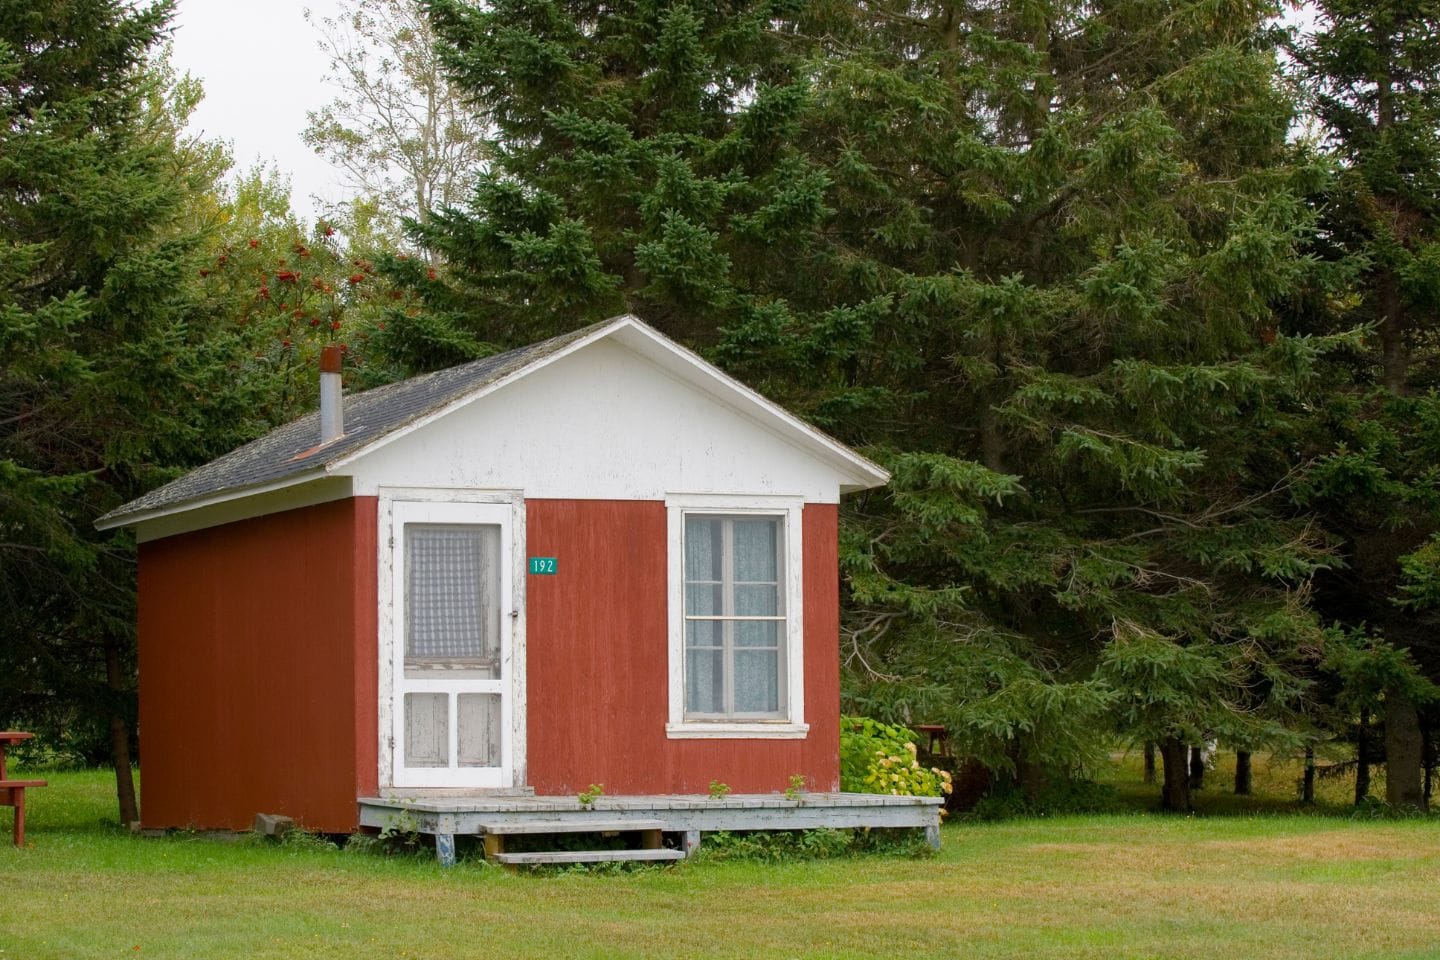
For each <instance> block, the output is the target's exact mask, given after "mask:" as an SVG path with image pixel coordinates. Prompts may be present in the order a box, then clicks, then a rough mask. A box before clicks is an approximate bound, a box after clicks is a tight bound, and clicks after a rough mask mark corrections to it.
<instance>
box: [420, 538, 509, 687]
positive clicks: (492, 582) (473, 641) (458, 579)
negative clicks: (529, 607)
mask: <svg viewBox="0 0 1440 960" xmlns="http://www.w3.org/2000/svg"><path fill="white" fill-rule="evenodd" d="M499 594H500V528H499V527H498V526H495V525H492V524H465V525H457V526H438V525H431V524H407V525H406V527H405V655H406V657H407V658H414V659H486V658H493V657H495V656H497V655H498V653H499V649H500V622H499V619H500V605H499V603H498V602H497V601H498V600H499Z"/></svg>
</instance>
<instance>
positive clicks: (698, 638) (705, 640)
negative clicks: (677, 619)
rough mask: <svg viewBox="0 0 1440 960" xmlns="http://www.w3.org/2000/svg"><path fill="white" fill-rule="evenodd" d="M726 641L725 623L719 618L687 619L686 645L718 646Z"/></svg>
mask: <svg viewBox="0 0 1440 960" xmlns="http://www.w3.org/2000/svg"><path fill="white" fill-rule="evenodd" d="M724 642H725V624H724V623H723V622H722V621H719V620H687V621H686V622H685V646H687V647H718V646H720V645H721V644H722V643H724Z"/></svg>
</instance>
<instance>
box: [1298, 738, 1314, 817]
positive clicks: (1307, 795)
mask: <svg viewBox="0 0 1440 960" xmlns="http://www.w3.org/2000/svg"><path fill="white" fill-rule="evenodd" d="M1300 802H1301V803H1304V804H1313V803H1314V802H1315V748H1314V747H1306V748H1305V776H1304V778H1303V779H1302V780H1301V781H1300Z"/></svg>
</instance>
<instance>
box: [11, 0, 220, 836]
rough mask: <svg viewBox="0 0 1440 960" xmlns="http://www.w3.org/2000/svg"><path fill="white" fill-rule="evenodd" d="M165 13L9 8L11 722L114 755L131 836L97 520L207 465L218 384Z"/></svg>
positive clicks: (121, 549)
mask: <svg viewBox="0 0 1440 960" xmlns="http://www.w3.org/2000/svg"><path fill="white" fill-rule="evenodd" d="M171 10H172V5H171V4H170V3H168V2H159V3H155V4H153V5H150V6H146V7H137V6H135V5H133V4H130V3H127V2H123V0H69V2H64V3H56V2H45V3H34V2H30V0H0V247H3V250H4V255H3V256H0V591H3V593H0V635H3V636H4V637H5V642H4V646H3V648H0V710H3V712H4V716H0V723H3V724H9V723H24V724H30V723H36V724H40V725H42V726H43V728H44V729H45V732H46V734H47V738H48V739H49V740H50V742H51V744H52V745H54V746H61V745H62V744H60V743H58V742H57V741H58V740H59V738H61V737H68V738H71V739H72V740H74V741H76V742H79V743H81V744H84V743H86V742H90V743H95V742H98V743H100V744H104V745H105V746H104V747H102V748H101V750H102V751H104V752H108V754H109V758H110V759H111V760H113V762H114V763H115V764H116V775H117V789H118V793H119V801H120V815H121V819H122V821H126V822H128V821H130V820H133V819H135V816H136V802H135V793H134V789H133V785H132V784H131V782H130V739H131V734H132V731H133V727H134V714H135V706H134V690H133V686H134V662H133V661H134V656H133V649H134V646H133V623H134V602H133V544H131V543H130V542H129V541H128V540H126V539H125V538H124V537H118V536H113V535H110V534H106V535H98V534H96V533H95V532H94V530H93V527H92V523H93V521H94V519H95V518H96V517H97V516H99V515H100V514H101V513H103V512H105V511H106V510H108V509H110V508H112V507H114V506H116V505H118V504H119V503H121V502H123V501H125V500H127V499H129V498H131V497H133V496H135V495H138V494H139V493H140V492H142V491H143V490H145V489H148V488H149V487H152V486H154V485H156V483H158V482H159V481H160V480H162V479H165V478H167V477H169V476H170V475H171V474H170V473H168V472H167V468H169V467H171V466H173V465H176V464H180V463H184V462H186V461H187V460H189V459H191V458H193V457H194V456H195V455H196V447H197V446H199V442H198V439H197V434H196V432H195V431H194V429H193V428H194V425H195V419H196V414H195V412H194V411H195V410H197V409H198V408H199V407H200V406H202V404H203V398H204V396H205V391H206V384H207V377H209V376H210V373H209V367H208V366H207V364H208V361H207V359H206V357H205V354H204V352H203V351H197V350H195V349H193V347H194V345H195V343H196V341H197V340H199V339H202V338H203V330H197V329H196V328H195V327H194V326H192V325H191V324H190V322H189V321H190V320H191V319H192V313H193V303H194V299H193V286H192V280H193V278H194V276H195V269H196V263H195V260H194V256H195V252H196V251H198V249H199V244H197V243H196V242H195V238H194V237H192V236H188V235H186V233H185V232H184V230H183V216H182V214H183V212H184V204H183V201H184V199H185V197H186V196H187V195H188V191H192V190H196V189H200V188H201V187H202V186H203V184H202V183H200V182H197V178H198V179H199V180H201V181H203V180H204V179H205V178H206V177H209V176H211V175H213V172H214V171H213V170H210V169H203V168H200V169H197V168H196V166H195V165H194V163H193V160H194V157H193V155H191V154H189V153H188V152H187V150H185V149H182V148H180V147H179V146H177V143H176V140H175V129H174V125H173V123H172V122H171V121H170V120H169V119H168V118H165V117H163V116H160V115H158V114H156V113H155V112H154V111H153V110H148V112H147V108H149V107H153V106H154V104H155V103H156V102H157V97H159V99H160V100H163V97H161V96H160V91H159V90H158V88H157V84H159V83H161V82H162V81H161V79H159V78H157V77H156V75H154V74H152V73H149V72H147V70H146V60H147V57H148V56H149V55H150V53H151V51H152V50H153V49H154V48H155V45H156V43H157V42H158V41H159V40H160V39H161V37H162V36H163V33H164V31H165V29H166V23H167V21H168V19H169V17H170V14H171ZM92 759H93V757H92Z"/></svg>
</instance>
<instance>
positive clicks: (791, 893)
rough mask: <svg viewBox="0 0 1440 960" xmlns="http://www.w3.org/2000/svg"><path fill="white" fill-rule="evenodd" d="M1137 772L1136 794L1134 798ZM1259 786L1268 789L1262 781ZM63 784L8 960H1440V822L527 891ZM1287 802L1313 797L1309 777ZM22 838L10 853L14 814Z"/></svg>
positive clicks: (1212, 827) (1305, 825)
mask: <svg viewBox="0 0 1440 960" xmlns="http://www.w3.org/2000/svg"><path fill="white" fill-rule="evenodd" d="M1129 765H1130V761H1129V759H1127V760H1126V761H1125V763H1124V764H1122V766H1121V767H1120V772H1119V773H1118V774H1117V776H1118V777H1120V778H1121V779H1122V780H1125V781H1127V782H1128V781H1129V780H1131V779H1133V778H1132V777H1130V776H1129V774H1128V772H1127V771H1128V768H1129ZM1256 774H1257V783H1258V782H1260V780H1261V778H1260V769H1259V767H1258V765H1257V770H1256ZM48 776H49V779H50V781H51V786H49V787H47V788H45V789H43V790H37V791H34V793H33V800H32V802H31V818H30V821H29V826H30V836H29V840H30V845H29V846H28V847H27V848H26V849H24V850H15V849H13V848H11V847H9V846H4V845H0V958H4V960H11V958H15V960H19V958H36V957H39V958H50V957H55V958H67V960H68V958H89V957H177V958H187V960H199V958H219V957H224V958H233V957H244V958H270V957H337V958H339V957H343V958H368V957H395V958H455V957H541V956H544V957H666V958H669V957H782V958H788V957H809V958H820V957H907V958H920V957H937V958H938V957H945V958H987V957H1024V958H1062V957H1063V958H1067V960H1078V958H1107V960H1109V958H1127V957H1128V958H1142V957H1143V958H1156V960H1182V958H1216V957H1221V958H1225V960H1261V958H1296V960H1300V958H1304V960H1321V958H1339V957H1345V958H1362V957H1395V958H1414V960H1419V958H1435V957H1440V827H1437V824H1436V823H1435V822H1434V821H1433V820H1432V821H1430V822H1424V821H1399V822H1376V821H1352V820H1349V819H1346V818H1343V817H1338V816H1326V815H1314V814H1312V815H1305V816H1301V815H1294V814H1283V813H1267V814H1261V815H1234V816H1214V817H1192V818H1172V817H1163V816H1157V815H1151V814H1145V813H1130V814H1121V815H1107V816H1084V817H1062V818H1056V819H1038V820H1025V821H1012V822H1005V823H990V824H965V823H960V824H952V825H948V826H947V827H946V828H945V831H944V840H945V848H944V850H943V852H942V853H941V854H940V855H939V856H937V857H935V858H933V859H923V860H912V859H906V858H903V857H898V856H864V857H853V858H845V859H839V860H828V861H810V862H804V863H788V864H782V865H778V866H771V865H762V864H758V863H748V862H746V863H737V862H723V863H721V862H709V863H707V862H696V863H685V864H680V865H677V866H675V867H670V868H647V869H644V870H640V871H635V872H628V873H618V874H605V873H590V874H584V873H569V874H553V873H552V874H539V875H511V874H508V873H506V872H504V871H502V870H498V869H494V868H489V867H486V866H484V865H483V864H478V863H462V864H461V865H460V866H459V867H457V868H455V869H453V870H448V871H443V870H441V869H439V868H438V867H436V866H434V864H433V863H432V862H430V861H428V860H424V859H420V858H413V857H383V856H379V855H376V854H372V853H356V852H344V851H335V850H332V849H316V848H313V847H307V846H304V845H284V846H280V845H272V844H263V843H259V842H253V841H241V842H234V841H224V840H216V839H207V838H203V837H197V836H184V835H172V836H169V837H166V838H164V839H142V838H137V837H132V836H130V835H129V834H128V833H121V832H120V830H119V829H118V827H116V826H115V824H114V823H113V820H114V817H115V813H114V801H113V797H112V792H111V791H112V786H111V784H112V781H111V779H110V775H109V773H108V772H104V771H101V772H81V773H52V774H48ZM1281 779H1283V780H1284V782H1285V784H1286V786H1287V788H1288V787H1290V786H1291V785H1292V784H1293V775H1292V773H1291V772H1286V773H1284V774H1283V776H1282V778H1281ZM1211 792H1212V791H1206V793H1207V794H1209V793H1211ZM1213 792H1214V793H1216V794H1217V795H1218V794H1219V793H1221V792H1222V784H1221V783H1220V782H1219V781H1218V779H1217V781H1216V782H1215V784H1214V785H1213ZM1275 803H1276V804H1277V805H1281V806H1283V801H1275ZM0 828H3V830H4V831H5V833H4V836H5V838H6V839H8V830H9V817H8V811H6V812H3V813H0Z"/></svg>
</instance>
